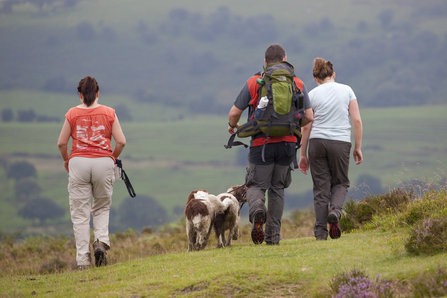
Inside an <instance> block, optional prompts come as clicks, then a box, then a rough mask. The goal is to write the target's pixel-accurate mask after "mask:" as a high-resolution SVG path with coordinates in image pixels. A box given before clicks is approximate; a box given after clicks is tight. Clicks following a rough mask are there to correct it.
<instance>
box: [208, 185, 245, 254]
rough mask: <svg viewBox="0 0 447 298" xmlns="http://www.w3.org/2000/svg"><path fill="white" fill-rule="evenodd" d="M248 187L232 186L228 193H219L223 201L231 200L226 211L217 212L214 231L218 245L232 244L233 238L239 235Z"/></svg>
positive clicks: (219, 246)
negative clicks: (242, 209)
mask: <svg viewBox="0 0 447 298" xmlns="http://www.w3.org/2000/svg"><path fill="white" fill-rule="evenodd" d="M246 193H247V188H246V187H245V184H244V185H241V186H240V185H236V186H232V187H230V188H229V189H228V190H227V192H226V193H222V194H219V195H218V196H217V197H218V198H219V199H220V200H221V201H222V202H224V201H227V200H230V202H231V203H230V204H229V206H228V207H227V209H225V211H224V213H222V214H216V219H215V220H214V231H215V232H216V237H217V247H218V248H221V247H224V246H231V240H237V239H238V237H239V219H240V217H241V208H242V206H243V205H244V204H245V203H246V202H247V198H246ZM227 230H229V232H228V238H226V240H225V232H226V231H227Z"/></svg>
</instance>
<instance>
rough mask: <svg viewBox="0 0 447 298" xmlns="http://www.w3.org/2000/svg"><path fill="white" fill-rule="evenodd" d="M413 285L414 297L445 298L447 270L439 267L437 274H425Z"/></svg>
mask: <svg viewBox="0 0 447 298" xmlns="http://www.w3.org/2000/svg"><path fill="white" fill-rule="evenodd" d="M411 284H412V285H413V293H414V297H445V296H446V295H447V270H446V268H441V266H440V265H438V269H437V270H436V272H434V273H430V272H424V274H422V275H421V276H420V277H417V278H416V279H414V280H413V281H412V282H411Z"/></svg>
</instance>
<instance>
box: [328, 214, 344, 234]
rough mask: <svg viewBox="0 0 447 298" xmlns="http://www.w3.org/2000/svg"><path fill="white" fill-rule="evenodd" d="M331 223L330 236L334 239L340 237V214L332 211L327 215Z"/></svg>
mask: <svg viewBox="0 0 447 298" xmlns="http://www.w3.org/2000/svg"><path fill="white" fill-rule="evenodd" d="M327 222H328V224H329V236H331V238H332V239H338V238H340V236H341V230H340V225H339V224H338V216H337V214H335V213H330V214H329V215H328V217H327Z"/></svg>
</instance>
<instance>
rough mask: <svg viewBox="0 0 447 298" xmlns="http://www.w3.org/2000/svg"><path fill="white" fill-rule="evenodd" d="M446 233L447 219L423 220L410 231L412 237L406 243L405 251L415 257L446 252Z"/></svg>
mask: <svg viewBox="0 0 447 298" xmlns="http://www.w3.org/2000/svg"><path fill="white" fill-rule="evenodd" d="M446 231H447V217H444V218H442V219H432V218H427V219H424V220H421V221H419V222H418V223H417V224H415V226H414V227H413V228H412V229H411V230H410V237H409V238H408V239H407V241H406V243H405V249H406V250H407V252H408V253H410V254H414V255H419V254H426V255H434V254H436V253H440V252H444V251H445V250H446V248H447V232H446Z"/></svg>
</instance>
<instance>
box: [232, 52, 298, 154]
mask: <svg viewBox="0 0 447 298" xmlns="http://www.w3.org/2000/svg"><path fill="white" fill-rule="evenodd" d="M294 78H295V73H294V69H293V66H292V65H291V64H290V63H288V62H286V61H283V62H279V63H273V64H268V65H267V66H265V67H264V72H263V73H262V74H261V78H259V79H257V83H258V84H259V88H258V96H259V100H260V99H261V98H262V97H265V96H266V97H267V99H268V104H267V107H265V108H264V109H265V111H264V112H263V113H262V116H260V117H259V118H254V117H253V115H254V113H255V112H256V109H254V111H251V113H249V119H248V122H247V123H245V124H243V125H241V126H239V127H238V128H237V131H236V132H235V133H234V134H233V135H232V136H231V137H230V139H229V140H228V144H227V145H224V146H225V148H227V149H228V148H231V147H232V146H238V145H244V146H245V147H246V148H247V147H248V146H247V145H246V144H244V143H242V142H235V141H234V138H235V137H236V136H238V137H239V138H246V137H251V136H255V135H257V134H259V133H263V134H264V135H265V136H266V137H267V139H266V141H265V143H264V146H263V149H262V159H263V160H264V149H265V144H266V143H267V142H268V140H269V137H271V136H273V137H283V136H291V135H295V136H296V137H297V146H296V150H298V148H299V147H300V141H301V119H302V118H303V117H304V107H303V101H304V95H303V94H302V92H301V90H300V89H299V88H298V87H297V86H296V83H295V80H294ZM259 100H258V102H259Z"/></svg>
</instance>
